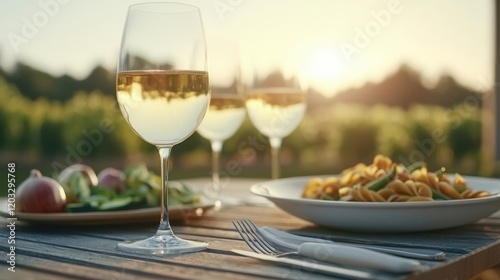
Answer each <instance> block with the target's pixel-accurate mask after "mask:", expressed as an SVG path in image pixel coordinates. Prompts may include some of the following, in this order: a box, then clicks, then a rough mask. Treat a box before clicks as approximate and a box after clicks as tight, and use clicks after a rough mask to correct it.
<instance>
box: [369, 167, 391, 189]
mask: <svg viewBox="0 0 500 280" xmlns="http://www.w3.org/2000/svg"><path fill="white" fill-rule="evenodd" d="M394 177H396V167H393V168H392V169H391V170H390V171H389V172H387V174H385V175H384V176H382V177H380V178H378V179H376V180H373V181H371V182H370V183H369V184H368V185H367V186H366V188H367V189H369V190H370V191H375V192H376V191H379V190H381V189H383V188H384V187H385V186H387V184H388V183H389V182H390V181H392V180H394Z"/></svg>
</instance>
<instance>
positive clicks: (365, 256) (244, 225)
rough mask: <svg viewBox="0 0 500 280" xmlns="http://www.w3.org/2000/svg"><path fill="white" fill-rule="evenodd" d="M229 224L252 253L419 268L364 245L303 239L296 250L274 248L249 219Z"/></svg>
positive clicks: (403, 270) (404, 270)
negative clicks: (324, 242)
mask: <svg viewBox="0 0 500 280" xmlns="http://www.w3.org/2000/svg"><path fill="white" fill-rule="evenodd" d="M233 225H234V227H235V228H236V230H237V231H238V233H239V234H240V235H241V237H242V238H243V240H244V241H245V243H246V244H248V246H249V247H250V248H251V249H252V250H253V251H254V252H256V253H259V254H264V255H270V256H274V257H277V258H281V257H286V256H290V255H300V256H303V257H308V258H312V259H315V260H319V261H323V262H330V263H335V264H341V265H348V266H355V267H362V268H369V269H376V270H384V271H390V272H396V273H408V272H412V271H416V270H420V269H421V268H422V267H421V265H420V262H418V261H416V260H409V259H405V258H401V257H396V256H392V255H388V254H385V253H379V252H375V251H371V250H368V249H363V248H358V247H352V246H344V245H337V244H322V243H312V242H305V243H303V244H301V245H300V246H299V247H298V249H297V250H294V249H287V250H286V251H285V250H284V249H283V250H282V249H277V248H276V247H274V246H273V245H271V244H270V243H269V242H267V241H266V240H265V239H264V238H263V237H262V236H261V235H260V234H259V233H258V231H257V227H256V226H255V225H254V224H253V223H251V222H250V221H249V220H237V221H233Z"/></svg>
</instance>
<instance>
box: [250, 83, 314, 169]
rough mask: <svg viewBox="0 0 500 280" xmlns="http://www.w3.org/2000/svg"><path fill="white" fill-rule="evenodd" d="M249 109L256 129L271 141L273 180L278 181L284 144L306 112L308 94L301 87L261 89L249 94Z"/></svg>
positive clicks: (255, 89)
mask: <svg viewBox="0 0 500 280" xmlns="http://www.w3.org/2000/svg"><path fill="white" fill-rule="evenodd" d="M246 108H247V111H248V116H249V117H250V120H251V121H252V123H253V125H254V126H255V127H256V128H257V130H258V131H259V132H260V133H262V134H264V135H265V136H267V137H269V141H270V144H271V153H272V154H271V158H272V165H271V169H272V170H271V171H272V175H271V176H272V178H273V179H278V178H279V177H280V165H279V150H280V148H281V142H282V139H283V138H284V137H286V136H288V135H290V133H292V132H293V131H294V130H295V129H296V128H297V126H298V125H299V124H300V122H301V120H302V117H303V116H304V113H305V111H306V94H305V92H303V91H302V90H301V89H300V88H299V87H262V88H258V87H257V88H253V89H252V90H251V91H250V92H249V93H248V94H247V98H246Z"/></svg>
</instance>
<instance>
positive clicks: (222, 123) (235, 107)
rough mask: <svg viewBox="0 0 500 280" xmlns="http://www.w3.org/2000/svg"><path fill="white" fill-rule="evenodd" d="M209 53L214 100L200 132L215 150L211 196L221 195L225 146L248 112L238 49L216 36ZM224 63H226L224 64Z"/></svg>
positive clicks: (213, 154)
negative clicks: (223, 148)
mask: <svg viewBox="0 0 500 280" xmlns="http://www.w3.org/2000/svg"><path fill="white" fill-rule="evenodd" d="M212 40H213V44H212V45H211V46H212V48H211V52H210V54H209V61H211V62H212V63H213V64H211V66H210V67H209V68H210V82H211V85H210V87H211V93H212V97H211V101H210V107H209V109H208V111H207V114H206V115H205V118H204V119H203V121H202V122H201V124H200V126H199V127H198V130H197V131H198V133H199V134H200V135H201V136H202V137H204V138H206V139H208V140H209V141H210V145H211V149H212V189H211V190H209V191H206V194H207V195H208V196H213V197H214V198H215V196H220V192H221V191H222V187H223V186H221V183H220V178H219V171H220V170H219V169H220V168H219V162H220V154H221V151H222V146H223V143H224V141H225V140H227V139H228V138H230V137H231V136H232V135H233V134H234V133H236V131H237V130H238V128H239V127H240V126H241V124H242V123H243V121H244V119H245V116H246V110H245V100H244V96H243V88H242V82H241V67H240V54H239V48H238V46H237V44H236V43H235V42H233V41H232V40H230V39H228V38H223V37H213V38H212ZM222 61H223V63H222Z"/></svg>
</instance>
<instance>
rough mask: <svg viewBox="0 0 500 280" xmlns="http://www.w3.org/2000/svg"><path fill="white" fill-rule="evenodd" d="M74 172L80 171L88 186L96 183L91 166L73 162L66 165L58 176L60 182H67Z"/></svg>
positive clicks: (95, 176)
mask: <svg viewBox="0 0 500 280" xmlns="http://www.w3.org/2000/svg"><path fill="white" fill-rule="evenodd" d="M75 173H81V174H82V175H83V177H84V178H85V180H86V181H87V183H88V185H89V186H90V187H94V186H96V185H97V182H98V179H97V175H96V174H95V171H94V169H92V167H90V166H88V165H85V164H73V165H70V166H68V167H66V168H65V169H64V170H63V171H62V172H61V173H60V174H59V177H58V181H59V182H60V183H61V184H64V183H68V182H69V181H70V180H71V177H73V175H74V174H75Z"/></svg>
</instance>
